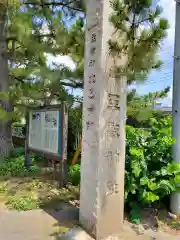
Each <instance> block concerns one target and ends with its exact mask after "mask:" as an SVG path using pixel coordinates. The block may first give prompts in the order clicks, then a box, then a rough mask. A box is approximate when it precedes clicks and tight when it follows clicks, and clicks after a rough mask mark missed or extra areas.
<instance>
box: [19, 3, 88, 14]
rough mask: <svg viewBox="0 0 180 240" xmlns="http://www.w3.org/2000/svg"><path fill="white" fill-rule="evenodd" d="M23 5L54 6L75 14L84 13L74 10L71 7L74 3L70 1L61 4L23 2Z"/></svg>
mask: <svg viewBox="0 0 180 240" xmlns="http://www.w3.org/2000/svg"><path fill="white" fill-rule="evenodd" d="M23 3H24V4H26V5H34V6H41V7H44V6H47V7H48V6H54V7H60V6H62V7H66V8H68V9H70V10H74V11H77V12H84V11H83V9H80V8H76V7H73V6H71V4H72V3H74V1H71V2H68V3H63V2H46V3H45V2H44V3H37V2H23Z"/></svg>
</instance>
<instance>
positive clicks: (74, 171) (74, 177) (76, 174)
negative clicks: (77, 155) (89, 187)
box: [68, 164, 80, 185]
mask: <svg viewBox="0 0 180 240" xmlns="http://www.w3.org/2000/svg"><path fill="white" fill-rule="evenodd" d="M68 177H69V182H70V183H72V184H73V185H79V183H80V165H79V164H75V165H73V166H70V168H69V174H68Z"/></svg>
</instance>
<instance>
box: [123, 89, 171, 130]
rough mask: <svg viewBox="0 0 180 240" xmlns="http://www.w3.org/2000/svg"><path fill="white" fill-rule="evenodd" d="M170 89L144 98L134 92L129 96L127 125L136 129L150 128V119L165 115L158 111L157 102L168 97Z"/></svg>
mask: <svg viewBox="0 0 180 240" xmlns="http://www.w3.org/2000/svg"><path fill="white" fill-rule="evenodd" d="M169 90H170V88H169V87H167V88H165V89H164V90H162V91H159V92H151V93H148V94H145V95H142V96H139V95H138V94H137V93H136V90H132V91H130V92H129V93H128V94H127V105H128V106H127V124H129V125H132V126H136V127H145V126H146V127H148V126H149V124H150V122H149V119H150V118H152V117H156V118H158V117H159V116H164V115H165V114H164V113H162V112H161V111H159V110H156V109H155V108H154V107H155V102H156V101H158V100H161V99H163V98H165V97H167V94H168V92H169Z"/></svg>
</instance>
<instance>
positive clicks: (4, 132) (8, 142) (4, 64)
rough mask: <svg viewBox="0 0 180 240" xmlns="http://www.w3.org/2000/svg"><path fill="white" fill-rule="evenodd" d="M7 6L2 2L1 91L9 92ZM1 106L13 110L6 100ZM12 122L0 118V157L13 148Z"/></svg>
mask: <svg viewBox="0 0 180 240" xmlns="http://www.w3.org/2000/svg"><path fill="white" fill-rule="evenodd" d="M7 20H8V19H7V6H5V4H3V3H0V92H6V93H7V92H8V91H9V87H10V79H9V72H8V45H7ZM0 107H1V108H3V109H4V110H6V111H7V112H11V111H12V108H11V105H10V104H9V103H8V101H6V100H0ZM12 147H13V144H12V134H11V122H9V121H8V120H4V119H3V120H0V157H7V156H8V155H9V154H10V152H11V150H12Z"/></svg>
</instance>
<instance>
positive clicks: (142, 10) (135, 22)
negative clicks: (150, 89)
mask: <svg viewBox="0 0 180 240" xmlns="http://www.w3.org/2000/svg"><path fill="white" fill-rule="evenodd" d="M111 7H112V9H113V13H112V14H111V16H110V22H111V24H112V25H113V26H114V29H115V34H116V39H110V40H109V50H110V53H111V55H112V56H113V57H114V58H116V59H120V58H121V57H122V54H124V55H126V56H127V58H128V61H127V64H126V66H124V67H122V66H118V64H117V62H116V66H114V75H115V77H120V76H121V75H122V74H126V75H127V79H128V82H129V83H131V82H134V81H136V80H138V79H145V78H146V77H147V75H148V73H149V72H150V71H151V70H152V69H158V68H159V67H160V66H161V65H162V62H161V61H160V60H159V59H158V54H157V53H158V50H159V48H160V44H161V42H162V40H163V39H164V38H165V37H166V35H167V29H168V22H167V20H166V19H164V18H161V17H160V14H161V13H162V9H161V8H160V7H159V6H157V7H156V8H155V10H153V8H152V0H138V1H134V0H124V1H120V0H112V1H111ZM147 26H148V27H147Z"/></svg>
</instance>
